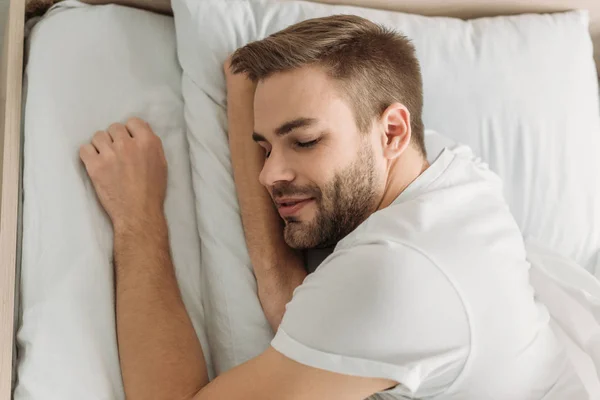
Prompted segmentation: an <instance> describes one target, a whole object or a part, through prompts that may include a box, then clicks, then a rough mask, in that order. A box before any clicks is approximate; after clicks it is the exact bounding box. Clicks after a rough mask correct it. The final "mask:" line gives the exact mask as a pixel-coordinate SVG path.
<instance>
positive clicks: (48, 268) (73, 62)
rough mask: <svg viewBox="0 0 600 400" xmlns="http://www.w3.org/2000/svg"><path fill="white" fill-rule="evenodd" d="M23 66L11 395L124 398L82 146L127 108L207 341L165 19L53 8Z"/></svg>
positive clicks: (177, 85)
mask: <svg viewBox="0 0 600 400" xmlns="http://www.w3.org/2000/svg"><path fill="white" fill-rule="evenodd" d="M26 73H27V82H28V87H27V91H26V93H25V96H26V97H25V98H26V105H25V116H24V118H25V121H24V122H25V125H24V130H25V143H24V181H23V190H24V203H23V258H22V274H21V276H22V280H21V287H20V289H21V290H20V294H21V305H22V307H21V309H22V324H21V326H20V328H19V330H18V335H17V340H18V345H19V361H18V370H17V372H18V377H17V378H18V383H17V386H16V391H15V399H16V400H38V399H40V400H55V399H56V400H84V399H85V400H100V399H102V400H117V399H124V395H123V390H122V382H121V375H120V369H119V360H118V356H117V342H116V335H115V319H114V311H115V310H114V307H115V304H114V298H113V266H112V229H111V226H110V222H109V220H108V218H107V217H106V215H105V214H104V211H103V210H102V209H101V207H100V205H99V203H98V202H97V200H96V195H95V192H94V190H93V188H92V186H91V183H90V180H89V179H88V177H87V174H86V172H85V170H84V168H83V164H82V163H81V162H80V160H79V156H78V153H79V146H80V145H81V144H83V143H84V142H87V141H89V140H90V139H91V136H92V135H93V133H94V132H95V131H96V130H100V129H105V128H106V127H108V125H109V124H110V123H112V122H115V121H121V122H124V121H125V120H126V119H127V118H128V117H130V116H133V115H137V116H139V117H142V118H144V119H147V120H148V121H149V122H150V124H151V126H152V127H153V128H154V130H155V132H156V133H157V134H158V135H159V136H160V137H161V138H162V140H163V144H164V146H165V152H166V157H167V160H168V163H169V178H168V190H167V198H166V204H165V210H166V215H167V219H168V223H169V233H170V239H171V246H172V255H173V261H174V265H175V268H176V272H177V277H178V280H179V284H180V287H181V290H182V293H183V299H184V302H185V304H186V306H187V309H188V312H189V313H190V316H191V319H192V321H193V323H194V326H195V327H196V330H197V332H198V334H199V337H200V340H201V342H202V344H203V346H204V348H206V340H205V337H204V335H203V333H202V328H201V327H202V325H203V320H204V317H203V308H202V304H201V300H200V299H201V294H200V292H201V283H202V279H201V277H200V275H201V269H200V250H199V248H200V243H199V238H198V232H197V226H196V222H195V221H196V219H195V218H194V215H195V214H194V213H195V210H194V200H193V193H192V187H191V172H190V164H189V156H188V154H189V153H188V145H187V140H186V135H185V125H184V121H183V102H182V97H181V70H180V67H179V65H178V63H177V58H176V54H175V34H174V26H173V19H172V18H169V17H166V16H160V15H157V14H153V13H149V12H145V11H140V10H135V9H131V8H125V7H118V6H103V7H92V6H83V5H81V3H76V2H70V1H68V2H65V3H61V4H60V5H59V6H58V7H56V8H55V9H54V11H52V12H51V13H50V14H49V15H48V16H47V17H45V18H44V19H42V20H41V22H39V23H38V24H37V25H36V26H35V28H34V29H33V32H32V34H31V37H30V46H29V52H28V64H27V70H26ZM206 354H207V356H210V355H209V353H208V352H206Z"/></svg>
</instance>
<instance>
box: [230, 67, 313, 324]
mask: <svg viewBox="0 0 600 400" xmlns="http://www.w3.org/2000/svg"><path fill="white" fill-rule="evenodd" d="M224 69H225V76H226V78H227V116H228V121H229V147H230V150H231V162H232V165H233V173H234V179H235V186H236V190H237V195H238V201H239V204H240V209H241V214H242V222H243V225H244V234H245V237H246V245H247V247H248V253H249V254H250V260H251V261H252V266H253V268H254V274H255V276H256V280H257V285H258V296H259V298H260V302H261V305H262V308H263V311H264V312H265V315H266V317H267V320H268V321H269V324H270V325H271V327H272V328H273V331H277V328H278V327H279V324H280V323H281V319H282V318H283V314H284V312H285V305H286V304H287V303H288V302H289V301H290V300H291V299H292V294H293V292H294V289H296V287H298V286H299V285H300V284H301V283H302V281H303V280H304V278H305V277H306V270H305V269H304V265H303V262H302V257H301V255H300V253H299V252H297V251H294V250H293V249H291V248H290V247H289V246H288V245H287V244H286V243H285V241H284V240H283V225H282V220H281V218H279V215H278V214H277V212H276V211H275V208H274V207H273V203H272V201H271V198H270V196H269V194H268V192H267V190H266V189H265V188H264V187H263V186H262V185H261V184H260V182H259V181H258V176H259V174H260V171H261V169H262V167H263V164H264V160H265V154H264V150H263V149H261V147H260V146H259V145H257V144H256V143H255V142H254V141H253V140H252V130H253V126H254V116H253V103H254V90H255V88H256V85H255V84H254V83H253V82H251V81H250V80H249V79H247V78H246V76H245V75H242V74H232V73H231V71H230V69H229V62H227V63H226V64H225V66H224Z"/></svg>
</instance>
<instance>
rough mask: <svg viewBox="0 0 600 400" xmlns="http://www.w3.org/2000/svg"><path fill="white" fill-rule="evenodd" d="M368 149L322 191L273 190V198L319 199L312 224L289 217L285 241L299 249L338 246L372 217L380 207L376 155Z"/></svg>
mask: <svg viewBox="0 0 600 400" xmlns="http://www.w3.org/2000/svg"><path fill="white" fill-rule="evenodd" d="M368 149H369V147H368V146H365V147H364V148H363V150H361V152H360V153H359V154H358V156H357V158H356V160H355V161H354V162H352V164H351V165H350V166H348V167H347V168H346V169H344V170H343V171H341V172H339V173H337V174H336V175H335V176H334V177H333V178H332V179H331V181H330V182H328V183H327V184H326V185H325V186H324V187H323V188H322V189H321V188H319V187H317V186H316V185H313V186H306V187H302V188H299V187H295V186H293V185H291V184H290V183H282V184H280V185H278V186H277V187H274V188H273V197H274V198H276V197H283V196H293V195H304V196H307V197H308V196H310V197H313V198H314V199H315V204H316V207H317V211H316V215H315V217H314V218H313V219H312V221H306V222H304V221H301V220H299V219H297V218H295V217H286V218H284V220H285V223H286V225H285V228H284V239H285V241H286V243H287V244H288V245H289V246H290V247H292V248H295V249H310V248H325V247H330V246H333V245H335V244H336V243H337V242H338V241H340V240H341V239H343V238H344V237H346V235H348V234H349V233H350V232H352V231H353V230H354V229H356V228H357V227H358V225H360V224H361V223H362V222H363V221H364V220H365V219H367V218H368V217H369V215H371V214H372V213H373V212H375V209H376V207H377V201H376V198H377V190H376V185H377V180H376V173H375V164H374V159H373V154H372V153H370V152H369V150H368Z"/></svg>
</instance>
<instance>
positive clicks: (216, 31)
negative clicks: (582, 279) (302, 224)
mask: <svg viewBox="0 0 600 400" xmlns="http://www.w3.org/2000/svg"><path fill="white" fill-rule="evenodd" d="M172 5H173V9H174V12H175V20H176V30H177V46H178V55H179V60H180V63H181V65H182V67H183V88H182V90H183V95H184V101H185V103H186V114H185V117H186V123H187V125H188V130H189V135H190V151H191V161H192V165H193V180H194V189H195V193H196V201H197V203H196V209H197V217H198V225H199V229H200V236H201V237H202V238H203V239H204V240H203V252H202V259H203V265H204V267H205V269H206V274H207V278H208V279H209V280H210V292H207V293H206V295H207V296H208V301H207V302H206V304H207V313H208V315H209V317H208V320H207V328H208V334H209V337H210V339H211V346H212V348H213V350H214V353H213V355H214V356H215V362H216V365H217V367H218V369H219V370H220V371H222V370H225V369H228V368H230V367H232V366H234V365H236V364H237V363H239V362H241V361H243V360H245V359H247V358H249V357H250V356H252V355H255V354H257V353H259V352H260V351H261V350H262V349H263V348H264V347H266V346H267V345H268V341H269V337H270V330H269V328H268V326H267V324H266V321H265V320H264V317H262V314H261V310H260V305H259V303H258V301H257V300H256V297H255V293H254V291H255V283H254V279H253V276H252V272H251V266H250V261H249V258H248V255H247V252H246V248H245V245H244V236H243V230H242V227H241V223H240V218H239V210H238V204H237V201H236V194H235V188H234V184H233V179H232V175H231V172H232V171H231V165H230V160H229V149H228V145H227V140H226V133H225V131H226V115H225V98H226V92H225V82H224V79H223V74H222V63H223V61H224V60H225V58H226V57H227V56H228V55H229V54H230V53H231V52H233V51H234V50H235V49H236V48H238V47H240V46H242V45H244V44H246V43H248V42H249V41H253V40H257V39H260V38H263V37H265V36H267V35H269V34H271V33H273V32H276V31H278V30H280V29H282V28H285V27H287V26H289V25H291V24H293V23H296V22H299V21H301V20H304V19H307V18H314V17H321V16H326V15H331V14H358V15H361V16H364V17H366V18H369V19H371V20H373V21H375V22H378V23H382V24H385V25H387V26H389V27H393V28H396V29H397V30H399V31H401V32H403V33H404V34H405V35H407V36H408V37H410V38H411V39H412V40H413V42H414V44H415V46H416V49H417V55H418V57H419V59H420V61H421V66H422V71H423V77H424V91H425V109H424V122H425V126H427V127H428V128H430V129H434V130H437V131H440V132H444V133H445V134H447V135H448V136H449V137H450V138H451V139H452V140H453V141H456V142H460V143H465V144H467V145H469V146H470V147H472V148H473V150H474V152H475V154H477V155H479V156H481V157H482V158H483V159H485V160H486V161H487V162H488V163H489V164H490V167H491V168H492V169H493V170H494V171H495V172H497V173H498V174H499V175H500V176H501V177H502V178H503V179H504V183H505V194H506V198H507V201H508V203H509V206H510V208H511V210H512V212H513V214H514V215H515V218H516V220H517V222H518V224H519V226H520V227H521V229H522V230H523V232H524V233H525V234H526V235H528V236H531V237H535V238H537V239H538V240H539V241H541V242H542V243H545V244H546V245H548V246H549V247H551V248H553V249H556V250H557V251H559V252H561V253H563V254H565V255H567V256H569V257H571V258H574V259H575V260H576V261H578V262H579V263H580V264H582V265H584V266H585V267H586V268H587V269H588V270H590V271H592V272H593V271H594V270H595V269H596V266H597V264H598V263H599V262H600V260H599V258H600V256H599V249H600V224H598V223H593V221H600V173H599V172H598V171H600V116H599V104H598V84H597V81H596V70H595V67H594V63H593V59H592V43H591V39H590V37H589V34H588V17H587V14H586V13H585V12H578V11H574V12H567V13H557V14H546V15H521V16H510V17H496V18H483V19H477V20H472V21H462V20H459V19H452V18H432V17H423V16H417V15H409V14H403V13H394V12H388V11H380V10H371V9H362V8H355V7H348V6H334V5H324V4H317V3H308V2H294V1H286V2H272V1H267V0H203V1H196V0H173V2H172ZM598 269H599V271H597V273H598V274H600V268H598Z"/></svg>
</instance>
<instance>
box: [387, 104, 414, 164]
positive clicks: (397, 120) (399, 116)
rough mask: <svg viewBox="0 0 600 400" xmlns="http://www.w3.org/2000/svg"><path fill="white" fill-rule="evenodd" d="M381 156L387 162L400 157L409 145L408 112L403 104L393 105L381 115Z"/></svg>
mask: <svg viewBox="0 0 600 400" xmlns="http://www.w3.org/2000/svg"><path fill="white" fill-rule="evenodd" d="M381 123H382V125H383V133H384V135H383V136H382V145H383V155H384V157H385V158H387V159H388V160H393V159H395V158H396V157H398V156H400V154H402V153H403V152H404V150H406V148H407V147H408V145H409V144H410V138H411V130H410V112H409V111H408V109H407V108H406V106H405V105H404V104H400V103H393V104H391V105H390V106H389V107H388V108H386V109H385V111H384V112H383V114H381Z"/></svg>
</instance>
